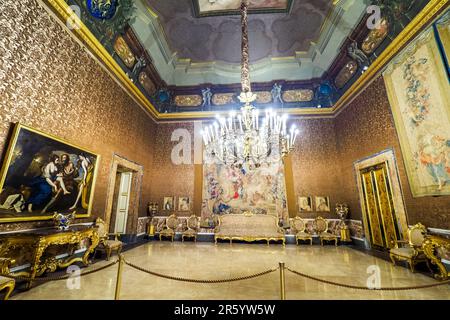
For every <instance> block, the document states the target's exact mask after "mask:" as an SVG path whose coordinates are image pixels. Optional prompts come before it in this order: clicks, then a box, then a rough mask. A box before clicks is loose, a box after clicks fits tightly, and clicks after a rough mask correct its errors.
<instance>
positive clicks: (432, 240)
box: [422, 236, 450, 280]
mask: <svg viewBox="0 0 450 320" xmlns="http://www.w3.org/2000/svg"><path fill="white" fill-rule="evenodd" d="M440 248H441V249H446V250H450V239H446V238H442V237H438V236H427V237H426V238H425V241H424V242H423V244H422V250H423V252H424V253H425V255H426V256H427V258H428V259H430V261H431V263H432V264H434V265H436V266H437V267H438V269H439V273H437V274H435V275H434V277H435V278H436V279H438V280H447V279H448V277H449V276H450V272H448V271H447V269H446V268H445V266H444V264H443V263H442V261H441V258H440V257H439V255H438V249H440Z"/></svg>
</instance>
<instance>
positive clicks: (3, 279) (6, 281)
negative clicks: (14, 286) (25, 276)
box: [0, 276, 14, 286]
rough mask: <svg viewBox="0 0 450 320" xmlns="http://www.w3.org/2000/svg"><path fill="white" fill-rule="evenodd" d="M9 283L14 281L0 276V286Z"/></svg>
mask: <svg viewBox="0 0 450 320" xmlns="http://www.w3.org/2000/svg"><path fill="white" fill-rule="evenodd" d="M9 282H11V283H14V279H11V278H7V277H2V276H0V286H1V285H2V284H5V283H9Z"/></svg>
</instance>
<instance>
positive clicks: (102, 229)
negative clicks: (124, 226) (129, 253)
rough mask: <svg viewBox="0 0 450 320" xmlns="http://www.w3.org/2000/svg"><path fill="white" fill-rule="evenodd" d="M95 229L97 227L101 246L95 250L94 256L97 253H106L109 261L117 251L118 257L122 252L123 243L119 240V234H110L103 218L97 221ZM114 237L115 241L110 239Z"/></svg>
mask: <svg viewBox="0 0 450 320" xmlns="http://www.w3.org/2000/svg"><path fill="white" fill-rule="evenodd" d="M95 227H97V232H98V236H99V239H100V240H99V244H98V246H97V248H95V252H94V256H95V254H96V253H97V251H98V250H99V251H105V252H106V260H109V258H110V257H111V253H112V252H113V251H117V255H119V254H120V252H121V251H122V246H123V242H122V241H120V240H119V237H120V234H119V233H108V232H107V229H106V223H105V221H103V220H102V219H101V218H97V219H96V220H95ZM110 236H114V240H110V239H109V237H110Z"/></svg>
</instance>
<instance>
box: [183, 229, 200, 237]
mask: <svg viewBox="0 0 450 320" xmlns="http://www.w3.org/2000/svg"><path fill="white" fill-rule="evenodd" d="M196 234H197V231H195V230H192V229H188V230H186V231H185V232H183V236H185V237H194V236H195V235H196Z"/></svg>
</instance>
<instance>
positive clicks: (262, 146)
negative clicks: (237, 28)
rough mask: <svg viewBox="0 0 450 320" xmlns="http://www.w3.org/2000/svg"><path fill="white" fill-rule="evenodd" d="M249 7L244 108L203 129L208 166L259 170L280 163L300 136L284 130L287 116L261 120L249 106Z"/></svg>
mask: <svg viewBox="0 0 450 320" xmlns="http://www.w3.org/2000/svg"><path fill="white" fill-rule="evenodd" d="M248 6H249V0H242V3H241V26H242V61H241V85H242V92H241V94H240V96H239V100H240V101H241V103H243V104H244V105H243V106H242V108H241V110H240V113H239V114H236V112H235V111H231V112H230V113H229V116H228V117H221V116H216V121H215V122H214V123H213V124H212V125H209V126H207V127H204V130H203V133H202V135H203V142H204V144H205V153H204V159H205V163H208V164H211V163H217V164H226V165H232V164H237V165H244V164H245V163H246V164H248V165H253V166H254V167H259V166H260V165H261V164H263V163H272V162H279V161H281V160H282V159H283V158H284V157H285V156H287V155H288V154H289V152H291V151H292V150H293V148H294V144H295V141H296V138H297V135H298V133H299V131H298V129H296V127H295V125H292V126H291V128H290V129H289V130H287V128H286V125H287V120H288V115H287V114H277V112H274V111H272V110H271V109H268V110H265V115H264V116H262V115H260V110H258V109H256V108H255V107H254V106H253V105H252V102H254V101H255V100H256V94H254V93H252V91H251V85H250V64H249V45H248ZM260 116H261V117H260Z"/></svg>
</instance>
